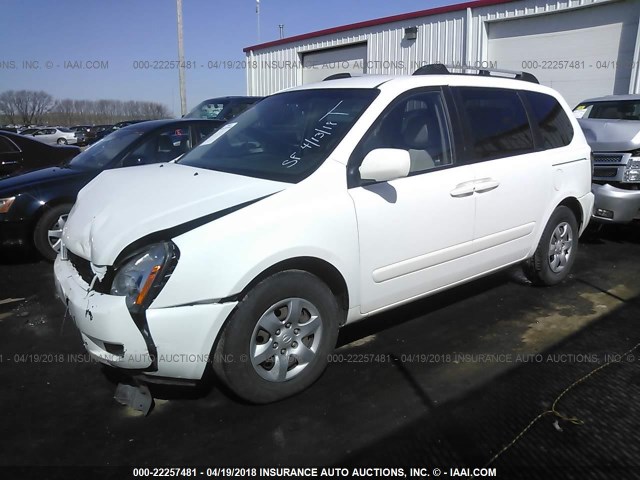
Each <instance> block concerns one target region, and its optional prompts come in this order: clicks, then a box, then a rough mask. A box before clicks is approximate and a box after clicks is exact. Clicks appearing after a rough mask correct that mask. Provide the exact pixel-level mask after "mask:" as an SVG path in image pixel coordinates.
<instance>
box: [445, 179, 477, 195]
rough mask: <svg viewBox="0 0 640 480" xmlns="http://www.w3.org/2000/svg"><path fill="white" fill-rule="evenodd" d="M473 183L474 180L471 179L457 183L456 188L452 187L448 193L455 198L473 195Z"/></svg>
mask: <svg viewBox="0 0 640 480" xmlns="http://www.w3.org/2000/svg"><path fill="white" fill-rule="evenodd" d="M474 184H475V181H474V180H471V181H469V182H464V183H459V184H458V185H456V188H454V189H453V190H451V191H450V192H449V195H451V196H452V197H455V198H461V197H468V196H469V195H473V192H474Z"/></svg>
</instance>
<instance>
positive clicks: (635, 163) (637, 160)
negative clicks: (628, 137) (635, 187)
mask: <svg viewBox="0 0 640 480" xmlns="http://www.w3.org/2000/svg"><path fill="white" fill-rule="evenodd" d="M622 181H623V182H634V183H635V182H640V157H631V158H630V159H629V163H627V166H626V167H625V169H624V173H623V175H622Z"/></svg>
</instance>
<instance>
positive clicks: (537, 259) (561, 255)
mask: <svg viewBox="0 0 640 480" xmlns="http://www.w3.org/2000/svg"><path fill="white" fill-rule="evenodd" d="M577 252H578V222H577V220H576V217H575V216H574V214H573V212H572V211H571V210H570V209H569V208H568V207H565V206H560V207H558V208H556V209H555V210H554V212H553V214H552V215H551V218H550V219H549V223H547V226H546V227H545V229H544V232H543V233H542V238H540V242H539V243H538V248H537V249H536V251H535V253H534V255H533V257H531V258H529V259H528V260H526V261H525V262H524V264H523V270H524V274H525V275H526V277H527V278H528V279H529V280H530V281H531V282H532V283H533V284H534V285H546V286H550V285H556V284H558V283H560V282H561V281H563V280H564V279H565V278H566V277H567V275H569V272H570V271H571V267H572V266H573V262H575V259H576V254H577Z"/></svg>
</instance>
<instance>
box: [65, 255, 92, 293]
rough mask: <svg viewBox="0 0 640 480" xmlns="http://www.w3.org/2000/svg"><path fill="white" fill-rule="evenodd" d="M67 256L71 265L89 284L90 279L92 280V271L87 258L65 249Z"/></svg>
mask: <svg viewBox="0 0 640 480" xmlns="http://www.w3.org/2000/svg"><path fill="white" fill-rule="evenodd" d="M67 256H68V257H69V261H70V262H71V265H73V268H75V269H76V271H77V272H78V274H79V275H80V277H81V278H82V280H84V281H85V282H87V283H88V284H89V285H91V280H93V277H94V273H93V271H92V270H91V263H90V262H89V260H85V259H84V258H82V257H79V256H78V255H76V254H75V253H72V252H70V251H69V250H67Z"/></svg>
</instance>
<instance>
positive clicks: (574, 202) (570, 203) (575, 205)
mask: <svg viewBox="0 0 640 480" xmlns="http://www.w3.org/2000/svg"><path fill="white" fill-rule="evenodd" d="M562 206H563V207H567V208H568V209H569V210H571V212H572V213H573V215H574V216H575V217H576V221H577V222H578V230H580V229H581V228H582V224H583V223H584V212H583V211H582V205H581V204H580V202H579V201H578V199H577V198H575V197H567V198H565V199H564V200H562V201H561V202H560V203H559V204H558V207H562ZM556 208H557V207H556Z"/></svg>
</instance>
